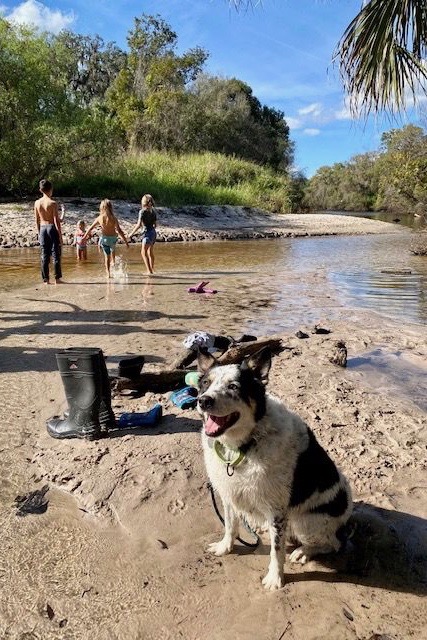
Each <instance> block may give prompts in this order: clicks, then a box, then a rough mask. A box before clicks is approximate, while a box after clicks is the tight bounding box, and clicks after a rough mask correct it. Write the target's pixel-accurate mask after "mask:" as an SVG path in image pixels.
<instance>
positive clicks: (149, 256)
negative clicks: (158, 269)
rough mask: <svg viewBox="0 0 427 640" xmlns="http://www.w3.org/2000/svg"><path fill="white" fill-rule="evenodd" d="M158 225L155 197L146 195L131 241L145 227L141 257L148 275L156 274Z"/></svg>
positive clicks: (142, 201) (143, 198) (143, 197)
mask: <svg viewBox="0 0 427 640" xmlns="http://www.w3.org/2000/svg"><path fill="white" fill-rule="evenodd" d="M156 225H157V215H156V212H155V211H154V200H153V196H150V194H149V193H146V194H145V195H144V196H142V200H141V210H140V212H139V217H138V222H137V223H136V225H135V226H134V228H133V229H132V232H131V234H130V236H129V240H130V239H131V238H132V236H133V235H135V233H136V232H137V231H138V229H140V228H141V227H143V230H142V246H141V256H142V259H143V260H144V264H145V268H146V269H147V275H151V274H152V273H154V243H155V242H156V237H157V233H156Z"/></svg>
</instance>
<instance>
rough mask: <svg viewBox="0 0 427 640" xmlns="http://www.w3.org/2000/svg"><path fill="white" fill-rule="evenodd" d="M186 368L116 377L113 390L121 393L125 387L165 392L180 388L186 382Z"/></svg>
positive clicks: (134, 389) (143, 390)
mask: <svg viewBox="0 0 427 640" xmlns="http://www.w3.org/2000/svg"><path fill="white" fill-rule="evenodd" d="M186 373H188V372H187V371H186V370H185V369H171V370H166V371H165V370H163V371H151V372H145V371H144V372H143V373H141V374H140V375H139V376H138V377H137V378H134V379H133V380H130V379H129V378H114V379H113V383H112V389H113V391H116V392H117V393H120V392H121V391H123V390H124V389H129V390H130V391H139V392H141V393H145V392H146V391H158V392H160V393H164V392H165V391H170V390H172V389H179V388H180V387H183V386H184V384H185V380H184V378H185V374H186Z"/></svg>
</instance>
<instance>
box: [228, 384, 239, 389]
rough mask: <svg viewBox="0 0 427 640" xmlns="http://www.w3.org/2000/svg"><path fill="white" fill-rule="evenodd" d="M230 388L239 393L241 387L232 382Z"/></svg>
mask: <svg viewBox="0 0 427 640" xmlns="http://www.w3.org/2000/svg"><path fill="white" fill-rule="evenodd" d="M228 388H229V390H230V391H237V389H238V388H239V386H238V385H237V384H236V383H235V382H230V384H229V385H228Z"/></svg>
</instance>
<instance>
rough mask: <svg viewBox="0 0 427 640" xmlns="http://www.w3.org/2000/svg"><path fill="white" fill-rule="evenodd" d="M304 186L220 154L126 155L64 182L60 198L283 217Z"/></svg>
mask: <svg viewBox="0 0 427 640" xmlns="http://www.w3.org/2000/svg"><path fill="white" fill-rule="evenodd" d="M303 183H304V180H303V179H301V181H298V179H297V178H296V177H294V178H291V177H290V176H288V175H287V174H286V173H283V172H281V173H279V172H277V171H274V170H273V169H271V168H270V167H263V166H259V165H257V164H256V163H254V162H250V161H248V160H242V159H240V158H236V157H228V156H225V155H223V154H219V153H211V152H202V153H186V154H176V153H173V152H168V151H147V152H145V153H140V154H138V153H133V154H132V153H127V154H125V155H123V156H122V157H121V158H120V159H119V160H117V161H115V162H114V163H111V164H110V166H109V168H108V171H107V170H105V169H104V168H103V171H102V172H99V171H97V172H92V173H91V174H88V175H83V174H79V175H75V176H73V177H71V178H68V179H66V178H63V179H60V180H59V181H58V182H57V184H56V193H58V195H67V196H88V197H90V196H93V197H101V195H102V194H108V196H109V197H111V198H121V199H127V200H139V199H140V198H141V193H144V192H149V193H153V194H155V199H156V201H158V202H159V204H162V205H164V206H181V205H191V204H229V205H243V206H250V207H254V206H259V207H261V208H263V209H267V210H269V211H273V212H277V213H285V212H291V211H296V210H298V208H299V203H300V201H301V198H302V186H303Z"/></svg>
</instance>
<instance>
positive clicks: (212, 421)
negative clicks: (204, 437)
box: [205, 416, 229, 436]
mask: <svg viewBox="0 0 427 640" xmlns="http://www.w3.org/2000/svg"><path fill="white" fill-rule="evenodd" d="M228 418H229V416H209V417H208V419H207V420H206V422H205V431H206V433H207V434H208V435H209V436H213V435H215V433H216V432H217V431H219V430H220V429H222V427H224V426H225V425H226V424H227V420H228Z"/></svg>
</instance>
